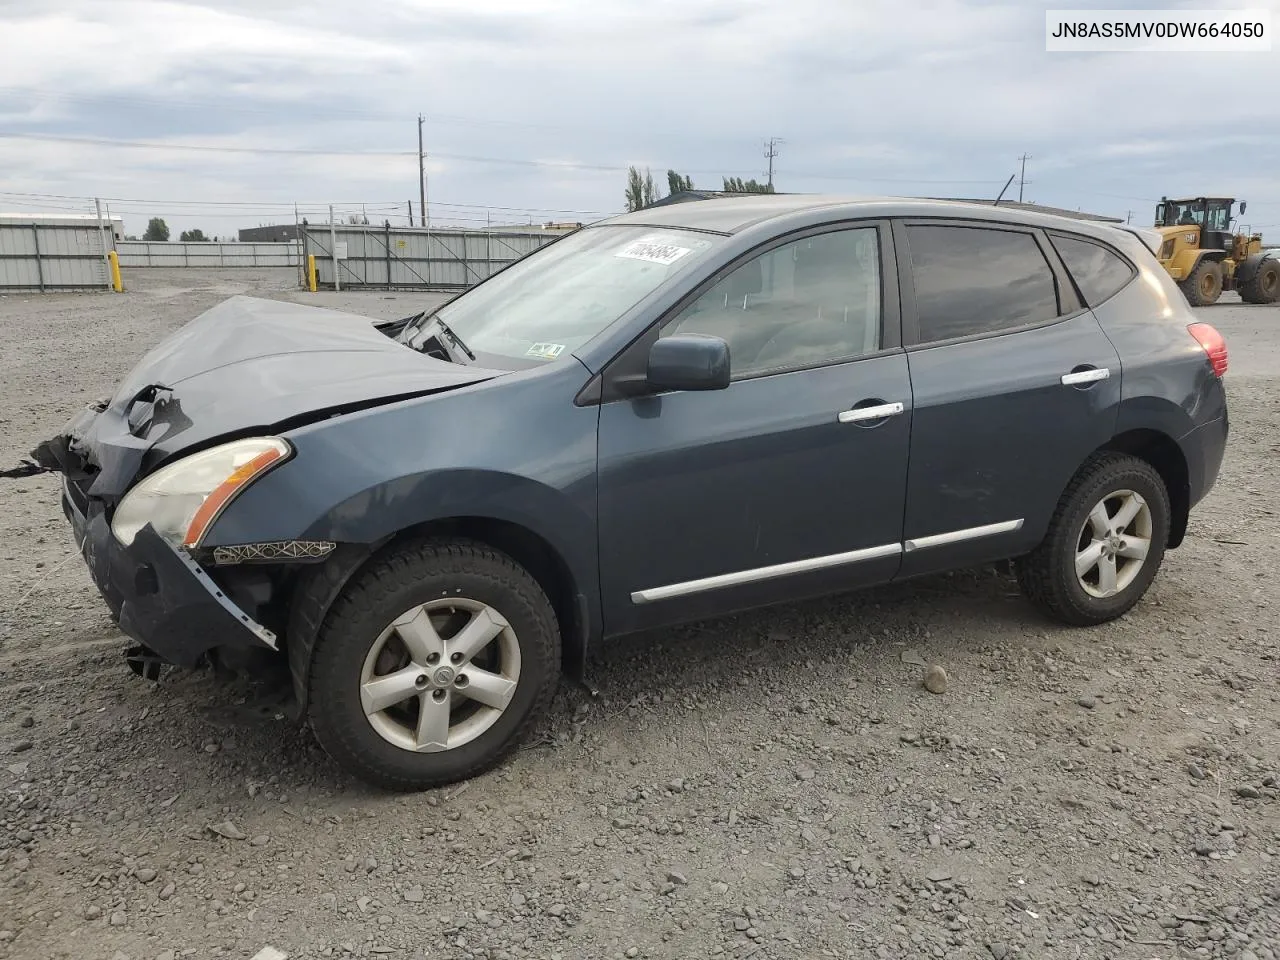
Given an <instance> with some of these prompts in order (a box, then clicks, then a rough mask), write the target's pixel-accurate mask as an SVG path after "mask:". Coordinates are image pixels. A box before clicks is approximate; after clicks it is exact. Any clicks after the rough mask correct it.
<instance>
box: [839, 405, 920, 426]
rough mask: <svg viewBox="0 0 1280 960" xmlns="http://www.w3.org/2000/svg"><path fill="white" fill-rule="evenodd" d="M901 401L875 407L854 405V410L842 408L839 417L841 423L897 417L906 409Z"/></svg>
mask: <svg viewBox="0 0 1280 960" xmlns="http://www.w3.org/2000/svg"><path fill="white" fill-rule="evenodd" d="M905 409H906V407H904V406H903V405H902V404H901V403H880V404H877V405H876V406H874V407H854V408H853V409H852V410H841V411H840V413H839V414H838V416H837V419H838V420H839V421H840V422H841V423H864V422H866V421H867V420H883V419H884V418H885V417H896V416H897V415H898V414H900V413H902V411H903V410H905Z"/></svg>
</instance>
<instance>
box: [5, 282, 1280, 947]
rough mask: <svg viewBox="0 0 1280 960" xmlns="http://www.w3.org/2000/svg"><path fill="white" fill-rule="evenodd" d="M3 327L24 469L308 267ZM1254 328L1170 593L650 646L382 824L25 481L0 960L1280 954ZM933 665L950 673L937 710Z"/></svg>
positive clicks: (1236, 361)
mask: <svg viewBox="0 0 1280 960" xmlns="http://www.w3.org/2000/svg"><path fill="white" fill-rule="evenodd" d="M128 279H129V283H130V287H131V291H130V292H129V293H128V294H126V295H124V296H109V295H84V296H72V295H58V296H47V297H36V296H30V297H12V296H11V297H8V298H0V337H3V341H2V342H3V347H2V348H0V389H2V391H3V394H2V395H0V426H2V429H0V465H7V464H10V463H12V462H14V461H15V460H16V459H17V458H18V457H19V456H20V455H22V454H24V453H25V452H26V451H27V450H28V449H29V448H30V447H31V446H33V445H34V444H35V443H36V442H37V441H39V440H41V439H43V438H45V437H46V436H48V435H51V434H52V433H53V432H54V431H56V430H57V428H58V427H59V426H60V425H61V424H62V423H63V422H64V421H65V420H66V419H67V417H68V416H69V415H70V414H71V413H72V412H73V411H74V409H75V408H76V407H78V406H79V405H80V404H81V403H82V402H84V401H86V400H88V399H90V398H92V397H95V396H99V395H102V394H104V393H106V392H107V391H108V390H109V388H110V386H111V384H112V382H113V381H114V380H115V379H116V378H117V377H118V376H119V375H121V374H122V373H123V372H124V371H125V370H126V369H127V368H128V367H129V366H130V365H131V363H132V362H133V361H134V360H135V359H136V358H137V357H138V356H139V355H140V354H141V353H142V352H143V351H144V350H145V349H146V348H147V347H148V346H149V345H150V344H151V343H152V342H153V341H154V340H155V339H156V338H158V337H159V336H160V335H162V334H163V333H165V332H167V331H169V330H172V329H174V328H175V327H177V326H178V325H179V324H181V323H182V322H184V321H185V320H187V319H189V318H191V317H192V316H194V315H195V314H196V313H198V312H199V311H200V310H203V309H205V308H207V307H209V306H212V305H213V304H214V303H216V302H217V301H219V300H220V299H221V298H223V297H225V296H227V295H229V294H232V293H238V292H246V291H248V292H253V293H256V294H259V295H265V296H272V297H282V298H287V299H293V300H300V301H303V302H320V303H334V304H339V305H342V306H344V307H347V308H353V309H355V310H357V311H359V312H364V313H368V314H371V315H377V316H382V317H394V316H402V315H404V314H406V313H408V312H411V311H413V310H415V309H417V308H418V307H419V306H420V305H421V304H422V303H423V302H424V301H425V299H426V298H424V297H422V296H415V295H411V294H403V293H401V294H397V295H395V296H394V298H390V299H389V298H388V295H386V294H380V293H364V294H343V295H341V296H333V295H318V296H311V295H307V294H304V293H300V292H296V291H294V290H292V289H291V285H292V283H293V275H292V274H291V273H290V272H288V271H282V272H279V273H273V272H270V271H262V272H258V273H251V272H248V271H238V272H237V271H216V272H208V273H203V272H201V273H197V272H196V271H187V272H177V271H175V272H164V271H152V272H144V271H138V270H135V271H133V274H132V275H131V276H130V277H129V278H128ZM1201 312H1202V314H1203V315H1204V317H1205V318H1206V319H1208V320H1210V321H1211V322H1213V323H1215V324H1217V325H1218V326H1219V328H1220V329H1222V330H1223V332H1224V333H1225V334H1226V335H1227V338H1228V340H1229V343H1230V346H1231V351H1232V370H1231V373H1230V374H1229V382H1230V391H1231V403H1232V407H1231V415H1232V430H1233V433H1232V438H1231V444H1230V449H1229V452H1228V455H1227V459H1226V463H1225V465H1224V467H1223V472H1222V475H1221V478H1220V480H1219V482H1218V486H1217V488H1216V489H1215V490H1214V491H1213V493H1212V495H1211V496H1210V497H1209V499H1208V500H1207V501H1206V502H1205V503H1204V504H1202V505H1201V507H1200V509H1199V510H1198V511H1197V512H1196V513H1195V514H1194V515H1193V518H1192V522H1191V530H1190V534H1189V537H1188V540H1187V543H1186V544H1185V546H1183V547H1182V548H1181V549H1179V550H1177V551H1174V552H1173V553H1171V554H1170V556H1169V557H1168V559H1167V561H1166V565H1165V569H1164V571H1163V573H1162V574H1161V576H1160V577H1159V578H1158V580H1157V582H1156V584H1155V587H1154V588H1153V590H1152V591H1151V593H1150V594H1149V596H1148V598H1147V599H1146V600H1145V601H1144V602H1143V603H1142V604H1141V605H1140V606H1139V607H1138V608H1137V610H1136V611H1135V612H1134V613H1132V614H1131V615H1129V616H1127V617H1125V618H1124V619H1123V620H1121V621H1119V622H1117V623H1115V624H1112V625H1110V626H1106V627H1101V628H1098V629H1092V630H1069V629H1062V628H1058V627H1055V626H1053V625H1050V624H1047V623H1046V622H1044V621H1043V620H1041V619H1040V618H1039V617H1038V616H1037V615H1036V614H1035V613H1033V612H1032V610H1031V609H1030V608H1029V607H1028V606H1027V605H1026V604H1024V603H1023V601H1022V600H1021V599H1020V598H1019V597H1018V596H1017V594H1016V591H1015V589H1014V586H1013V584H1012V582H1011V581H1010V580H1008V579H1005V578H1003V577H1000V576H997V575H996V574H994V573H992V572H991V571H987V570H980V571H973V572H964V573H957V574H954V575H951V576H945V577H936V578H931V579H927V580H923V581H919V582H915V583H911V584H907V585H902V586H897V587H893V588H889V589H883V590H877V591H874V592H870V593H863V594H858V595H853V596H848V597H842V598H838V599H832V600H827V601H822V602H817V603H809V604H805V605H801V606H793V607H789V608H785V609H780V610H774V611H770V612H766V613H759V614H753V615H750V616H741V617H738V618H735V619H732V620H726V621H719V622H714V623H708V624H704V625H700V626H697V627H693V628H689V629H685V630H680V631H677V632H671V633H664V634H661V635H655V636H650V637H645V638H642V639H640V640H638V641H637V642H635V643H634V644H630V645H628V646H627V647H626V648H625V649H619V650H617V651H614V652H611V653H606V654H602V655H600V656H599V657H598V658H597V662H596V664H595V669H594V671H593V675H594V679H595V681H596V683H597V684H598V686H599V688H600V691H601V696H600V697H599V698H598V699H597V700H591V699H590V698H589V697H588V696H587V695H586V694H584V693H582V692H580V691H579V690H577V689H576V688H567V689H563V690H562V693H561V694H560V696H559V699H558V700H557V703H556V707H555V710H554V719H553V721H552V723H551V724H550V725H549V726H548V728H547V729H546V731H545V736H543V737H542V739H540V740H539V741H538V742H536V743H532V744H530V745H529V746H528V747H527V748H526V749H524V750H523V751H522V752H521V753H520V754H519V755H518V756H517V757H516V758H515V760H514V761H513V762H511V763H510V764H508V765H507V766H505V767H504V768H502V769H501V770H499V771H497V772H494V773H492V774H490V775H487V776H485V777H482V778H480V779H478V780H476V781H474V782H471V783H470V784H467V785H465V786H462V787H454V788H451V789H447V790H443V791H438V792H435V793H427V794H423V795H418V796H410V797H404V796H387V795H382V794H379V793H377V792H374V791H371V790H367V789H365V788H363V787H361V786H359V785H357V784H355V783H352V782H351V781H349V780H347V779H345V778H344V777H343V776H342V775H341V774H340V773H339V772H338V771H337V770H336V769H335V768H334V767H333V765H332V764H330V763H329V762H328V761H327V760H326V758H325V757H324V756H323V754H322V753H321V752H320V750H319V749H318V747H317V746H316V744H315V742H314V741H313V739H312V737H311V735H310V734H309V732H308V731H307V730H305V729H299V728H296V727H294V726H292V725H290V724H289V723H287V722H286V721H284V720H282V719H278V718H276V717H274V716H265V717H263V716H258V715H255V714H254V713H253V712H252V711H250V710H248V709H246V707H245V696H246V691H245V690H244V689H242V688H239V687H236V686H228V685H225V684H218V683H215V682H213V681H212V680H211V679H210V678H209V677H208V676H207V675H204V674H195V675H182V674H177V675H173V676H170V677H167V678H166V679H165V680H163V681H162V682H161V683H159V684H151V683H147V682H144V681H141V680H137V679H134V678H133V677H132V675H131V674H129V673H128V671H127V669H126V668H125V665H124V663H123V661H122V659H121V657H120V651H121V649H122V647H123V641H122V638H121V637H120V636H119V634H118V633H117V632H116V631H115V630H114V629H113V628H112V626H111V624H110V622H109V621H108V619H107V617H106V614H105V610H104V608H103V606H102V604H101V603H100V601H99V599H98V597H97V594H96V593H95V591H94V589H93V587H92V585H91V584H90V582H89V579H88V576H87V574H86V573H85V571H84V569H83V567H82V564H81V562H80V560H79V558H78V556H77V555H75V553H74V550H73V548H72V546H71V544H70V542H69V536H68V532H67V529H66V526H65V524H64V522H63V520H62V516H61V513H60V510H59V508H58V506H57V495H56V483H55V481H54V480H52V479H50V478H37V479H28V480H18V481H12V480H9V481H3V480H0V692H2V693H3V699H2V700H0V958H33V960H34V958H40V960H44V958H54V957H76V958H103V960H121V958H128V960H158V958H165V960H173V958H176V957H188V956H189V957H196V958H204V957H236V958H248V957H252V956H254V955H255V954H256V953H258V951H259V950H261V949H262V948H263V947H264V946H266V945H268V944H269V945H272V946H274V947H276V948H278V949H279V950H281V951H283V952H285V953H287V954H288V955H289V957H290V958H297V957H341V956H360V957H368V956H374V957H388V958H405V960H408V958H415V957H430V958H437V957H449V958H453V957H458V958H460V957H483V958H488V960H499V958H514V957H530V958H533V957H536V958H551V957H559V958H565V960H568V958H614V957H650V958H658V957H661V958H666V957H690V958H692V957H699V958H701V957H726V958H729V957H733V958H745V957H748V956H755V957H758V958H773V957H779V958H783V957H786V958H792V957H794V958H810V957H857V958H862V957H871V958H882V957H883V958H888V957H893V958H930V957H936V958H996V960H1002V958H1012V957H1017V958H1052V960H1058V958H1061V960H1076V958H1091V957H1116V958H1121V957H1122V958H1134V960H1151V958H1161V960H1164V958H1174V957H1236V958H1239V960H1260V958H1265V960H1274V958H1276V957H1278V956H1280V790H1278V787H1280V782H1278V781H1277V777H1280V661H1278V660H1277V639H1278V638H1280V576H1277V575H1276V571H1277V564H1278V563H1280V551H1278V549H1277V548H1278V545H1280V516H1278V514H1277V511H1278V510H1280V506H1278V503H1280V499H1278V498H1277V491H1278V490H1280V471H1278V469H1277V468H1278V467H1280V435H1278V434H1277V431H1276V427H1275V424H1276V422H1277V417H1278V416H1280V308H1264V307H1244V306H1241V305H1240V304H1239V303H1238V302H1235V301H1234V298H1233V302H1232V303H1231V304H1224V305H1220V306H1218V307H1215V308H1210V309H1206V310H1203V311H1201ZM916 655H919V657H920V658H922V659H924V660H926V661H929V662H937V663H940V664H942V665H944V666H945V668H946V670H947V672H948V673H949V674H950V688H949V689H948V691H947V692H946V693H945V694H944V695H941V696H935V695H932V694H930V693H928V692H926V691H925V690H924V689H923V688H922V686H921V667H920V666H919V665H916V664H915V663H912V662H911V661H913V660H915V659H916Z"/></svg>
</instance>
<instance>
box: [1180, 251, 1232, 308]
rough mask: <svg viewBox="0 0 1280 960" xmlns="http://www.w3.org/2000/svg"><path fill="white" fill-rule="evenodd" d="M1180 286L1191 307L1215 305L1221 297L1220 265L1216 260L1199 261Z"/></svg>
mask: <svg viewBox="0 0 1280 960" xmlns="http://www.w3.org/2000/svg"><path fill="white" fill-rule="evenodd" d="M1181 286H1182V292H1183V293H1185V294H1186V296H1187V301H1188V302H1189V303H1190V304H1191V305H1192V306H1193V307H1207V306H1209V305H1210V304H1214V303H1217V302H1218V298H1219V297H1220V296H1222V264H1220V263H1218V262H1217V261H1216V260H1201V261H1200V262H1199V263H1198V264H1196V268H1195V269H1194V270H1192V271H1191V276H1189V277H1187V279H1186V280H1183V281H1182V284H1181Z"/></svg>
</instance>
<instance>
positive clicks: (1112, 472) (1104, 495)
mask: <svg viewBox="0 0 1280 960" xmlns="http://www.w3.org/2000/svg"><path fill="white" fill-rule="evenodd" d="M1169 515H1170V509H1169V494H1168V491H1167V490H1166V489H1165V486H1164V481H1163V480H1162V479H1161V478H1160V474H1159V473H1157V472H1156V470H1155V468H1154V467H1152V466H1151V464H1149V463H1147V462H1146V461H1145V460H1139V459H1138V458H1137V457H1131V456H1128V455H1125V454H1118V453H1101V454H1095V455H1094V456H1093V457H1091V458H1090V459H1089V460H1088V461H1087V462H1086V463H1085V465H1084V466H1083V467H1082V468H1081V469H1080V471H1079V473H1077V474H1076V476H1075V478H1074V479H1073V480H1072V481H1071V483H1070V484H1069V485H1068V486H1067V489H1066V492H1065V493H1063V495H1062V499H1061V500H1060V501H1059V503H1058V509H1057V511H1056V512H1055V513H1054V515H1053V519H1052V520H1051V521H1050V523H1049V530H1048V533H1046V534H1045V538H1044V540H1043V541H1041V543H1040V545H1039V546H1038V547H1036V549H1035V550H1033V551H1032V552H1031V553H1030V554H1028V555H1027V556H1025V557H1022V558H1020V559H1019V560H1018V562H1017V574H1018V583H1019V585H1020V586H1021V587H1022V591H1023V593H1024V594H1026V596H1027V598H1028V599H1030V600H1031V601H1032V602H1033V603H1035V604H1036V605H1037V606H1039V607H1040V608H1041V609H1042V610H1044V611H1045V612H1046V613H1048V614H1049V615H1050V616H1052V617H1053V618H1054V619H1056V620H1060V621H1062V622H1063V623H1067V624H1071V625H1073V626H1089V625H1092V624H1097V623H1104V622H1106V621H1108V620H1114V619H1115V618H1116V617H1119V616H1121V615H1122V614H1124V613H1126V612H1127V611H1128V610H1130V609H1131V608H1132V607H1133V605H1134V604H1136V603H1137V602H1138V601H1139V600H1140V599H1142V596H1143V594H1145V593H1146V592H1147V588H1148V587H1150V586H1151V581H1152V580H1153V579H1155V575H1156V571H1157V570H1159V568H1160V563H1161V561H1162V560H1163V559H1164V551H1165V545H1166V543H1167V542H1168V539H1169Z"/></svg>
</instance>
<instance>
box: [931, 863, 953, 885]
mask: <svg viewBox="0 0 1280 960" xmlns="http://www.w3.org/2000/svg"><path fill="white" fill-rule="evenodd" d="M924 876H925V879H926V880H928V881H929V882H930V883H942V882H943V881H945V880H950V879H951V871H950V870H948V869H947V868H946V867H934V868H933V869H932V870H930V871H929V872H928V873H926V874H925V875H924Z"/></svg>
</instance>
